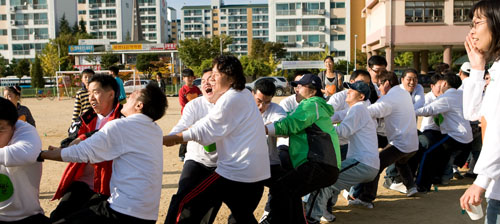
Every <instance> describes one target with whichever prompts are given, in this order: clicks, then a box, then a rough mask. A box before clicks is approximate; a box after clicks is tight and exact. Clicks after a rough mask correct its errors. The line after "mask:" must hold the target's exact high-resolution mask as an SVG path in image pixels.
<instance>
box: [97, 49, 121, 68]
mask: <svg viewBox="0 0 500 224" xmlns="http://www.w3.org/2000/svg"><path fill="white" fill-rule="evenodd" d="M119 61H120V55H118V54H113V53H112V52H106V54H103V55H102V56H101V67H103V68H109V67H111V66H113V65H114V64H116V63H118V62H119Z"/></svg>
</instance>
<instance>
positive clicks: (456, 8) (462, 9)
mask: <svg viewBox="0 0 500 224" xmlns="http://www.w3.org/2000/svg"><path fill="white" fill-rule="evenodd" d="M476 2H477V1H472V0H455V2H454V3H453V22H470V21H471V20H470V19H469V12H470V10H471V9H472V6H473V5H474V3H476Z"/></svg>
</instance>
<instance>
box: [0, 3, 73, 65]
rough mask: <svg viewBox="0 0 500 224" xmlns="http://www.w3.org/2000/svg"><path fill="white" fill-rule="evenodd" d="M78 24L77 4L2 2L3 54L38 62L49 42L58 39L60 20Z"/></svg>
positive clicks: (0, 32)
mask: <svg viewBox="0 0 500 224" xmlns="http://www.w3.org/2000/svg"><path fill="white" fill-rule="evenodd" d="M63 15H65V16H66V20H67V21H68V23H69V25H70V26H72V25H73V24H74V23H75V21H76V1H67V0H1V1H0V54H1V55H2V56H3V57H4V58H5V59H8V60H9V61H10V60H12V59H14V58H15V59H23V58H26V59H34V58H35V54H36V53H37V52H41V51H42V50H43V48H45V44H47V43H48V42H49V39H54V38H56V34H57V32H58V30H57V29H58V28H59V20H60V19H61V18H62V16H63Z"/></svg>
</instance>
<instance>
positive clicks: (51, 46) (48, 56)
mask: <svg viewBox="0 0 500 224" xmlns="http://www.w3.org/2000/svg"><path fill="white" fill-rule="evenodd" d="M65 59H67V56H66V57H59V52H58V50H57V45H56V44H55V43H54V41H51V42H49V43H48V44H46V45H45V48H44V49H43V50H42V54H41V55H40V61H41V64H42V68H43V72H44V74H45V75H46V76H50V77H52V76H54V75H55V74H56V71H57V69H58V67H59V64H60V63H61V62H62V61H63V60H65Z"/></svg>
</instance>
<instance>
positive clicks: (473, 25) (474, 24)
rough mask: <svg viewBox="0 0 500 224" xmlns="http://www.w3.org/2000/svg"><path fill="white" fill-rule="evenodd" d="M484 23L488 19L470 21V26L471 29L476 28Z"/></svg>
mask: <svg viewBox="0 0 500 224" xmlns="http://www.w3.org/2000/svg"><path fill="white" fill-rule="evenodd" d="M484 23H486V20H482V21H472V22H470V24H469V27H470V28H471V29H476V28H477V26H478V25H481V24H484Z"/></svg>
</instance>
